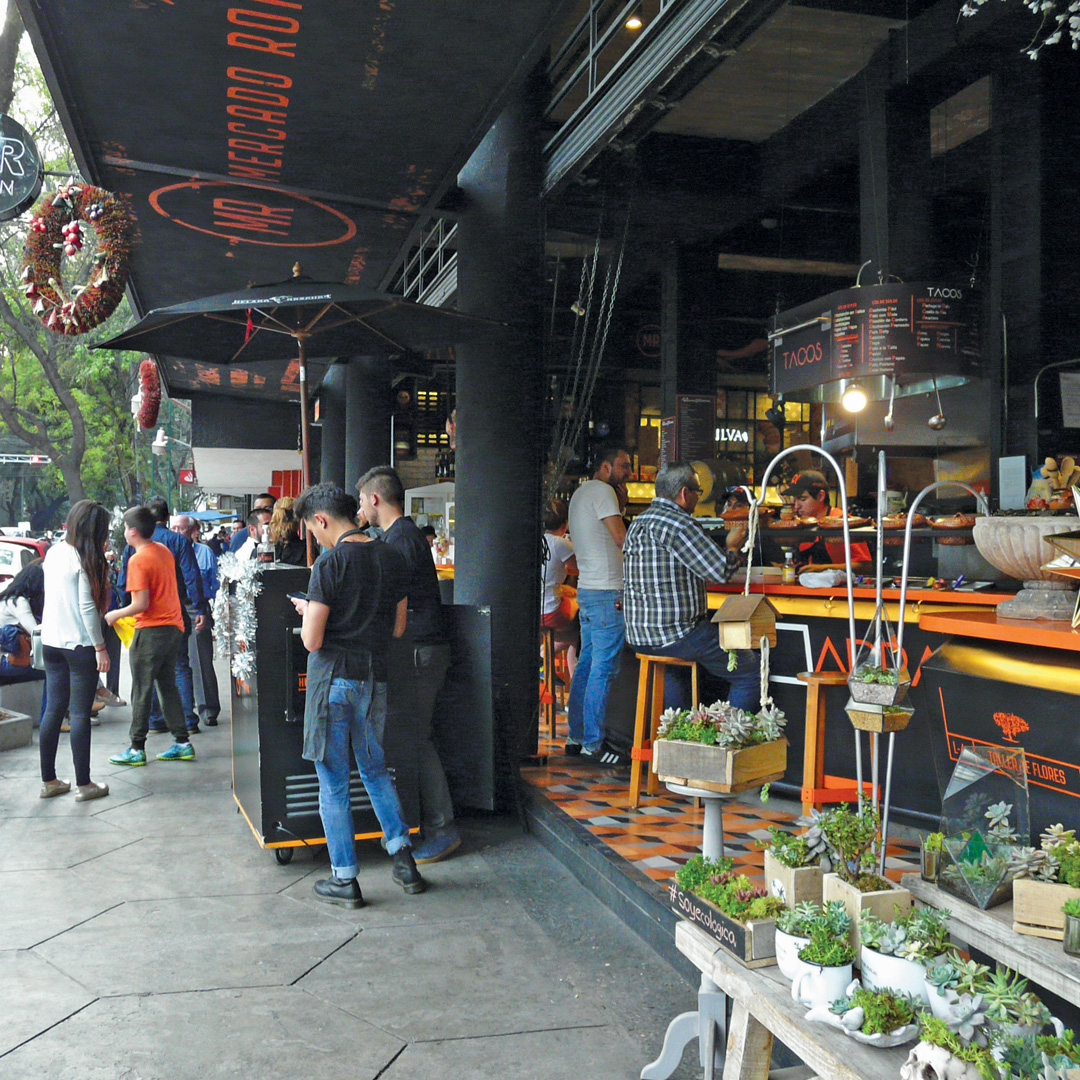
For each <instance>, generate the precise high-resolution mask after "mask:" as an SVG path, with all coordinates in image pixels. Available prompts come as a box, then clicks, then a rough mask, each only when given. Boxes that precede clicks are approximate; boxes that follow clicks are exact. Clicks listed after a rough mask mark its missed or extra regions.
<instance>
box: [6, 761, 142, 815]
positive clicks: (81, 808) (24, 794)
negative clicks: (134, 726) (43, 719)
mask: <svg viewBox="0 0 1080 1080" xmlns="http://www.w3.org/2000/svg"><path fill="white" fill-rule="evenodd" d="M57 772H58V773H59V775H60V776H61V777H62V778H63V779H66V780H70V779H71V773H70V771H69V772H68V774H67V775H66V776H65V775H64V773H63V772H62V771H61V770H59V769H58V770H57ZM93 775H94V774H93V773H92V772H91V776H93ZM97 779H98V780H99V781H104V782H105V783H107V784H108V785H109V794H108V795H107V796H106V797H105V798H103V799H93V800H91V801H90V802H84V803H81V802H76V801H75V787H74V784H73V785H72V789H71V791H70V792H69V793H68V794H66V795H57V796H55V797H54V798H51V799H42V798H41V797H40V796H39V794H38V792H39V791H40V790H41V778H40V774H38V775H34V776H19V777H15V778H14V779H13V780H4V781H3V782H2V783H0V819H3V818H76V819H79V818H88V817H95V816H97V815H98V814H100V813H102V811H104V810H108V809H111V808H115V807H118V806H124V805H126V804H127V803H132V802H136V801H138V800H139V799H145V798H146V792H145V791H144V790H143V789H142V788H138V787H135V786H134V785H132V784H128V783H126V782H125V781H124V779H123V778H122V777H117V776H102V775H101V774H98V776H97Z"/></svg>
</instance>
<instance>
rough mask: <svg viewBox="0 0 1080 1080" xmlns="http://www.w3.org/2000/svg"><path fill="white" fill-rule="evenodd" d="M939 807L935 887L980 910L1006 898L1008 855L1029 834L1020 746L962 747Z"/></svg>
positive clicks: (1009, 887)
mask: <svg viewBox="0 0 1080 1080" xmlns="http://www.w3.org/2000/svg"><path fill="white" fill-rule="evenodd" d="M941 809H942V819H941V831H942V832H943V833H944V840H943V841H942V845H941V864H940V869H939V872H938V885H939V887H940V888H942V889H944V890H945V891H946V892H948V893H951V894H952V895H953V896H956V897H959V898H960V899H961V900H966V901H967V902H968V903H969V904H974V905H975V906H976V907H980V908H984V909H985V908H991V907H994V906H995V905H997V904H1003V903H1005V901H1007V900H1009V899H1011V898H1012V881H1013V874H1014V872H1013V871H1012V870H1010V864H1011V861H1012V860H1011V858H1010V857H1011V856H1012V855H1013V854H1014V853H1015V852H1016V850H1017V849H1018V848H1019V847H1021V846H1023V845H1026V844H1027V843H1028V841H1029V839H1030V835H1031V823H1030V819H1029V816H1028V787H1027V760H1026V758H1025V756H1024V751H1023V750H1019V749H1017V750H1012V749H1006V748H1004V747H998V746H965V747H964V748H963V749H962V750H961V751H960V756H959V757H958V758H957V761H956V767H955V768H954V769H953V773H952V777H951V778H950V780H949V785H948V787H947V788H946V789H945V795H944V797H943V798H942V806H941Z"/></svg>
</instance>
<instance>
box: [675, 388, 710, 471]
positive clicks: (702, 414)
mask: <svg viewBox="0 0 1080 1080" xmlns="http://www.w3.org/2000/svg"><path fill="white" fill-rule="evenodd" d="M675 441H676V447H677V453H678V455H679V460H680V461H711V460H712V459H713V458H714V457H716V398H715V397H713V396H712V395H710V394H676V395H675Z"/></svg>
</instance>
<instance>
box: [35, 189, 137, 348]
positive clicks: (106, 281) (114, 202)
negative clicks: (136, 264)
mask: <svg viewBox="0 0 1080 1080" xmlns="http://www.w3.org/2000/svg"><path fill="white" fill-rule="evenodd" d="M87 227H89V228H92V229H93V230H94V233H95V234H96V236H97V254H95V256H94V260H93V264H92V266H91V268H90V276H89V279H88V281H87V282H86V283H85V284H83V285H72V286H70V287H69V288H68V289H66V290H65V287H64V283H63V278H62V276H61V267H62V265H63V260H64V257H65V256H66V257H68V258H72V257H73V256H75V255H77V254H78V253H79V251H80V250H81V249H82V246H83V238H84V231H85V229H86V228H87ZM130 262H131V218H130V215H129V213H128V210H127V207H126V206H125V205H124V203H123V202H121V200H120V199H118V198H117V197H116V196H115V195H111V194H109V192H107V191H102V189H101V188H96V187H91V186H90V185H89V184H77V183H69V184H65V185H64V186H63V187H61V188H60V189H59V190H58V191H57V192H56V193H55V194H48V195H46V196H45V197H44V198H43V199H42V200H41V201H40V202H39V203H38V204H37V206H36V207H35V208H34V215H33V217H31V219H30V232H29V233H28V234H27V237H26V244H25V246H24V247H23V268H22V283H23V291H24V292H25V293H26V296H27V298H28V299H29V300H30V301H31V303H32V305H33V311H34V314H35V315H37V317H38V318H39V319H41V321H42V322H43V323H44V324H45V326H46V327H47V328H48V329H49V330H51V331H53V333H55V334H84V333H86V331H87V330H92V329H93V328H94V327H95V326H98V325H100V324H101V323H103V322H104V321H105V320H106V319H107V318H108V317H109V316H110V315H111V314H112V313H113V312H114V311H115V310H116V308H117V305H118V304H119V303H120V300H121V298H122V297H123V295H124V286H125V285H126V284H127V278H128V267H129V264H130Z"/></svg>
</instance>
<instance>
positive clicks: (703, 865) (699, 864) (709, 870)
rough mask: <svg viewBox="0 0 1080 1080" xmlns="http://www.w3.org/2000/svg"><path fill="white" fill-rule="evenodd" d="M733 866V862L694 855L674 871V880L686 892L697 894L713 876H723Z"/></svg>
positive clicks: (726, 859)
mask: <svg viewBox="0 0 1080 1080" xmlns="http://www.w3.org/2000/svg"><path fill="white" fill-rule="evenodd" d="M734 865H735V860H734V859H730V858H727V857H726V856H725V857H724V858H723V859H706V858H705V856H704V855H695V856H694V857H693V858H692V859H689V860H687V861H686V862H685V863H683V865H682V866H680V867H679V869H678V870H676V871H675V880H676V881H677V882H678V883H679V887H680V888H681V889H685V890H686V892H697V890H698V889H699V888H700V887H701V886H702V885H704V884H705V882H706V881H708V880H709V878H711V877H712V876H713V875H714V874H723V873H725V872H727V871H728V870H730V869H731V868H732V867H733V866H734Z"/></svg>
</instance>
